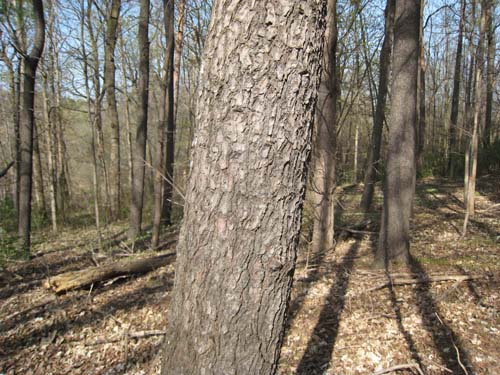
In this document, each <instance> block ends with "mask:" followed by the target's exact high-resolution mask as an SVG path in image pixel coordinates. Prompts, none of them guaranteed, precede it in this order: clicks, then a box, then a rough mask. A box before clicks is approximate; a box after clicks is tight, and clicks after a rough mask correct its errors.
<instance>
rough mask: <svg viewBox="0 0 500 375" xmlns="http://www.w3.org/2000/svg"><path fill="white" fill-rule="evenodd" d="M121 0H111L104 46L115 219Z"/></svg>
mask: <svg viewBox="0 0 500 375" xmlns="http://www.w3.org/2000/svg"><path fill="white" fill-rule="evenodd" d="M120 5H121V0H112V1H111V7H110V9H109V14H108V18H107V20H106V46H105V49H104V87H105V89H106V100H107V103H108V113H109V115H108V116H109V125H110V127H111V152H110V154H111V156H110V159H111V167H110V168H111V176H110V177H111V178H110V179H111V189H110V195H111V216H112V218H114V219H116V218H118V217H119V216H120V200H121V197H120V193H121V188H120V186H121V184H120V175H121V173H120V124H119V120H118V107H117V104H116V87H115V70H116V67H115V47H116V38H117V29H118V18H119V17H120Z"/></svg>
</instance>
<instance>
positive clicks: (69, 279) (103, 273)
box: [43, 252, 175, 293]
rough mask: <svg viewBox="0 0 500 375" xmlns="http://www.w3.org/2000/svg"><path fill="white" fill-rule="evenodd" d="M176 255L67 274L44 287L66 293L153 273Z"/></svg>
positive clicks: (125, 260)
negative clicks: (123, 278)
mask: <svg viewBox="0 0 500 375" xmlns="http://www.w3.org/2000/svg"><path fill="white" fill-rule="evenodd" d="M174 255H175V252H169V253H165V254H162V255H156V256H153V257H149V258H142V259H129V258H128V259H122V260H120V261H117V262H113V263H111V264H106V265H103V266H99V267H91V268H87V269H84V270H79V271H71V272H66V273H63V274H60V275H57V276H54V277H51V278H49V279H47V280H46V281H45V282H44V284H43V285H44V287H45V288H47V289H50V290H52V291H54V292H56V293H61V292H66V291H68V290H72V289H77V288H81V287H84V286H87V285H91V284H95V283H98V282H101V281H106V280H109V279H112V278H114V277H118V276H123V275H132V274H139V273H145V272H149V271H152V270H154V269H157V268H160V267H163V266H166V265H167V264H170V263H171V262H172V261H173V259H174Z"/></svg>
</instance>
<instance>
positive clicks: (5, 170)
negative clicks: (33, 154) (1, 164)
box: [0, 161, 14, 178]
mask: <svg viewBox="0 0 500 375" xmlns="http://www.w3.org/2000/svg"><path fill="white" fill-rule="evenodd" d="M13 165H14V161H11V162H10V163H9V164H7V166H6V167H5V168H4V169H2V170H0V178H2V177H3V176H5V175H6V174H7V172H8V171H9V169H10V168H11V167H12V166H13Z"/></svg>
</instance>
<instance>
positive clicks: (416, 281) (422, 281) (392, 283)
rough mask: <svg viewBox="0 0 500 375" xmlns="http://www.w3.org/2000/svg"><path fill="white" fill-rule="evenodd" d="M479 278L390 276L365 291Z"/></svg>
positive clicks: (460, 276)
mask: <svg viewBox="0 0 500 375" xmlns="http://www.w3.org/2000/svg"><path fill="white" fill-rule="evenodd" d="M479 278H480V277H479V276H467V275H445V276H424V277H420V278H412V279H404V278H390V280H389V281H387V282H385V283H383V284H380V285H378V286H376V287H374V288H371V289H368V290H367V291H368V292H373V291H376V290H380V289H384V288H387V287H389V286H401V285H414V284H428V283H436V282H442V281H468V280H476V279H479Z"/></svg>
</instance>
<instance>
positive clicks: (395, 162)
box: [376, 0, 421, 265]
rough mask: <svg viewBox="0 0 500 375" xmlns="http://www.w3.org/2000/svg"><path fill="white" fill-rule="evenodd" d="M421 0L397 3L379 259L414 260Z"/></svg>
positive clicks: (406, 261) (385, 261)
mask: <svg viewBox="0 0 500 375" xmlns="http://www.w3.org/2000/svg"><path fill="white" fill-rule="evenodd" d="M420 6H421V3H420V1H419V0H400V1H397V2H396V10H395V24H394V50H393V80H392V89H391V93H392V99H391V107H390V114H391V115H390V120H389V144H388V150H387V161H386V176H385V185H384V208H383V214H382V224H381V228H380V236H379V246H378V249H377V253H376V262H377V263H379V264H386V265H387V263H388V262H389V261H391V260H396V261H401V262H405V263H408V262H409V259H410V252H409V251H410V215H411V210H412V202H413V195H414V192H415V175H416V173H415V171H416V158H415V155H416V142H415V134H416V120H417V78H418V57H419V53H420V49H419V25H420Z"/></svg>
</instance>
